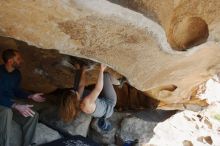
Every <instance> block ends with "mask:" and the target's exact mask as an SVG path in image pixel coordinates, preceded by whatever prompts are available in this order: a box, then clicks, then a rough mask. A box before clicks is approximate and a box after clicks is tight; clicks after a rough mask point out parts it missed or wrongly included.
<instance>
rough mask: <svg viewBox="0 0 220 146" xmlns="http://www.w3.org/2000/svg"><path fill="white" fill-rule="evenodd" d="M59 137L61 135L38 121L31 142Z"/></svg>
mask: <svg viewBox="0 0 220 146" xmlns="http://www.w3.org/2000/svg"><path fill="white" fill-rule="evenodd" d="M60 138H61V135H60V134H59V133H58V132H57V131H55V130H53V129H51V128H49V127H47V126H46V125H44V124H41V123H38V125H37V128H36V132H35V137H34V139H33V142H34V143H36V144H44V143H48V142H51V141H54V140H57V139H60Z"/></svg>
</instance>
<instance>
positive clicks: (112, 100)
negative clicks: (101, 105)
mask: <svg viewBox="0 0 220 146" xmlns="http://www.w3.org/2000/svg"><path fill="white" fill-rule="evenodd" d="M101 94H102V95H101V96H103V97H104V98H106V99H107V101H109V104H112V105H114V106H115V105H116V102H117V95H116V92H115V89H114V87H113V85H112V82H111V79H110V74H109V73H104V85H103V89H102V93H101Z"/></svg>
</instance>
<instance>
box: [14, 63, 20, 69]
mask: <svg viewBox="0 0 220 146" xmlns="http://www.w3.org/2000/svg"><path fill="white" fill-rule="evenodd" d="M13 67H14V68H15V69H19V68H20V67H21V65H20V64H18V63H16V62H14V63H13Z"/></svg>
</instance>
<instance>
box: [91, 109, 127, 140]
mask: <svg viewBox="0 0 220 146" xmlns="http://www.w3.org/2000/svg"><path fill="white" fill-rule="evenodd" d="M129 115H130V114H129V113H120V112H115V113H114V114H113V115H112V116H111V117H110V118H109V119H108V120H109V121H110V122H111V124H112V126H113V129H112V131H110V132H108V133H105V132H103V131H101V130H100V129H99V128H98V126H97V121H98V120H97V119H94V120H93V122H92V123H91V128H90V131H89V135H88V137H90V138H91V139H93V140H94V141H96V142H97V143H100V144H115V143H116V142H117V139H116V135H117V133H118V131H119V129H120V124H121V121H122V119H123V118H125V117H127V116H129Z"/></svg>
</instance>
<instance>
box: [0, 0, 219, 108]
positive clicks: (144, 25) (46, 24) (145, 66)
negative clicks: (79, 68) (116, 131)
mask: <svg viewBox="0 0 220 146" xmlns="http://www.w3.org/2000/svg"><path fill="white" fill-rule="evenodd" d="M112 1H113V0H112ZM114 2H115V3H119V4H122V5H127V6H128V7H129V8H131V9H132V10H130V9H127V8H123V7H122V6H119V5H117V4H113V3H111V2H109V1H102V0H93V1H87V0H82V1H78V0H54V1H47V2H45V1H43V0H38V1H28V0H23V1H18V0H8V1H1V2H0V8H1V9H0V22H1V23H0V35H1V36H8V37H11V38H15V39H17V40H22V41H24V42H27V43H28V44H29V45H33V46H36V47H38V48H43V49H55V50H58V51H59V52H60V53H63V54H68V55H70V56H78V57H83V58H87V59H91V60H94V61H97V62H103V63H105V64H107V65H108V66H109V67H111V68H112V69H114V70H115V71H117V72H118V73H120V74H122V75H124V76H126V77H127V78H128V81H129V84H130V85H132V86H134V87H135V88H137V89H138V90H141V91H144V92H145V93H146V95H149V96H151V97H153V98H155V99H157V100H160V101H161V102H163V103H164V105H169V104H177V103H179V105H178V106H176V107H175V108H184V106H183V104H184V103H187V102H188V101H189V100H190V99H191V95H192V91H193V90H194V89H195V88H196V87H197V86H198V85H199V84H201V83H202V82H204V81H205V80H207V79H208V78H209V77H211V76H212V75H213V74H215V73H217V72H218V71H219V68H220V66H219V62H220V55H219V53H217V52H219V51H220V47H219V44H218V42H219V40H220V35H219V32H220V29H219V17H220V14H219V13H220V11H219V7H220V2H219V1H218V0H212V1H205V0H195V1H190V0H182V1H179V0H166V1H163V2H161V1H160V0H141V1H137V0H135V1H132V2H127V3H126V1H124V0H121V1H120V0H118V1H116V0H114ZM134 10H135V11H137V12H140V13H137V12H135V11H134ZM189 10H190V11H189ZM141 13H142V14H141ZM143 14H144V15H143ZM195 25H196V26H197V27H195ZM183 32H184V33H183ZM182 33H183V34H182ZM207 38H208V39H207ZM167 40H168V41H167ZM205 41H206V42H205ZM5 43H6V44H5V45H7V42H5ZM201 43H202V44H201ZM10 45H11V46H12V47H13V46H14V44H10ZM194 45H198V46H196V47H193V48H189V47H191V46H194ZM183 49H184V50H185V49H188V50H187V51H185V52H180V51H176V50H183ZM39 51H40V49H39ZM32 59H33V58H32ZM37 59H38V58H37V57H35V58H34V59H33V60H37ZM47 59H48V58H47V57H46V60H47ZM42 65H43V66H45V64H44V62H43V63H42ZM48 68H49V67H48ZM50 68H51V69H50V71H51V70H53V69H54V70H53V71H54V72H56V71H58V70H59V69H55V68H53V66H50ZM37 71H41V70H37ZM57 76H62V75H61V74H59V73H57ZM52 78H53V80H56V78H55V77H52ZM64 78H65V77H64ZM36 80H37V79H36ZM58 80H59V78H58ZM58 80H56V83H58ZM61 84H62V83H61ZM56 86H57V85H56ZM56 86H51V85H50V86H49V84H48V87H49V88H50V89H51V90H52V89H54V88H55V87H56ZM39 90H42V89H41V88H40V85H39Z"/></svg>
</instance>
